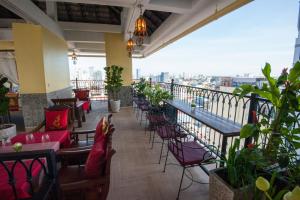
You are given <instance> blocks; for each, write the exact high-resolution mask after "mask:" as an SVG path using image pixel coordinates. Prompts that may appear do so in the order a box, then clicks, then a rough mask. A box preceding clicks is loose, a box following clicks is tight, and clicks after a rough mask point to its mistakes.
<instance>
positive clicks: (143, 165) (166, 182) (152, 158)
mask: <svg viewBox="0 0 300 200" xmlns="http://www.w3.org/2000/svg"><path fill="white" fill-rule="evenodd" d="M105 108H106V104H103V103H102V104H100V103H99V102H98V103H96V104H95V103H94V109H93V112H92V113H90V114H88V115H87V119H88V120H87V122H86V123H84V124H83V128H82V129H91V128H95V126H96V123H97V121H98V120H99V118H100V116H103V115H106V114H107V110H106V109H105ZM113 123H114V125H115V127H116V131H115V133H114V135H113V147H114V149H115V150H116V152H117V153H116V154H115V155H114V157H113V160H112V166H111V167H112V171H111V185H110V192H109V196H108V199H109V200H123V199H124V200H138V199H141V200H148V199H149V200H150V199H151V200H169V199H170V200H173V199H176V195H177V190H178V187H179V181H180V176H181V173H182V168H181V167H180V166H177V165H168V166H167V170H166V172H165V173H163V172H162V170H163V162H162V163H161V164H160V165H159V164H158V158H159V152H160V144H155V145H154V149H150V145H149V143H148V139H149V137H148V135H145V133H144V128H143V127H142V126H140V124H139V123H138V121H137V119H136V118H135V115H134V113H133V110H132V108H130V107H129V108H122V109H121V111H120V112H119V113H115V114H113ZM169 158H171V159H169V161H170V162H171V163H177V162H176V161H175V160H174V159H173V158H172V156H170V157H169ZM191 172H192V173H193V176H194V178H195V179H197V180H200V181H201V182H205V183H208V176H207V175H206V174H205V173H204V172H202V170H201V169H200V168H193V169H191ZM189 183H190V180H189V179H187V178H184V182H183V187H184V186H186V185H188V184H189ZM180 199H188V200H193V199H197V200H205V199H208V184H198V183H194V184H193V185H192V186H191V187H190V188H188V189H187V190H185V191H183V192H182V193H181V195H180Z"/></svg>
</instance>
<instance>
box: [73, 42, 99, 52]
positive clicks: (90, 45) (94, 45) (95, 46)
mask: <svg viewBox="0 0 300 200" xmlns="http://www.w3.org/2000/svg"><path fill="white" fill-rule="evenodd" d="M75 48H76V49H90V50H91V49H95V50H105V45H104V44H103V43H75Z"/></svg>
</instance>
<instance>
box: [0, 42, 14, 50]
mask: <svg viewBox="0 0 300 200" xmlns="http://www.w3.org/2000/svg"><path fill="white" fill-rule="evenodd" d="M14 49H15V46H14V42H13V41H0V50H14Z"/></svg>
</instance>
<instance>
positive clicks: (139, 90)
mask: <svg viewBox="0 0 300 200" xmlns="http://www.w3.org/2000/svg"><path fill="white" fill-rule="evenodd" d="M148 86H150V85H149V83H148V82H147V81H146V80H145V79H144V78H141V79H140V81H139V82H138V83H136V84H134V89H135V91H136V95H137V97H138V98H139V99H143V98H145V94H144V91H145V88H146V87H148Z"/></svg>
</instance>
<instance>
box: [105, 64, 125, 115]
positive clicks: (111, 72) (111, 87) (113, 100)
mask: <svg viewBox="0 0 300 200" xmlns="http://www.w3.org/2000/svg"><path fill="white" fill-rule="evenodd" d="M104 70H105V73H106V80H105V83H106V85H105V89H106V91H107V92H108V97H109V105H110V109H111V111H112V112H119V111H120V104H121V102H120V98H119V92H120V90H121V87H122V85H123V84H122V82H123V80H122V72H123V67H120V66H117V65H112V66H110V67H105V68H104Z"/></svg>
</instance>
